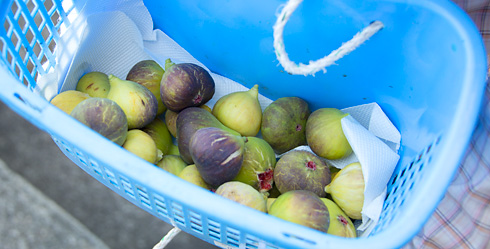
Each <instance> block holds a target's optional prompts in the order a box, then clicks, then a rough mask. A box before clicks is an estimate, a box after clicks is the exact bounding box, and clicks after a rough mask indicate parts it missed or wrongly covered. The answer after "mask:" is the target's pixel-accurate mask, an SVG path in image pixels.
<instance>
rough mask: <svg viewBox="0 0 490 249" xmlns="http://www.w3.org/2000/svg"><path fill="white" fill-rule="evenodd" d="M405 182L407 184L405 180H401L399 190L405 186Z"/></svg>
mask: <svg viewBox="0 0 490 249" xmlns="http://www.w3.org/2000/svg"><path fill="white" fill-rule="evenodd" d="M406 182H407V178H405V179H403V181H402V184H401V185H400V188H403V186H405V183H406Z"/></svg>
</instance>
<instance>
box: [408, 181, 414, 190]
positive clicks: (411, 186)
mask: <svg viewBox="0 0 490 249" xmlns="http://www.w3.org/2000/svg"><path fill="white" fill-rule="evenodd" d="M414 185H415V182H412V183H410V187H408V189H409V190H411V189H412V188H413V186H414Z"/></svg>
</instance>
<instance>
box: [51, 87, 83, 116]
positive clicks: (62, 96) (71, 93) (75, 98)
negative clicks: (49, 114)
mask: <svg viewBox="0 0 490 249" xmlns="http://www.w3.org/2000/svg"><path fill="white" fill-rule="evenodd" d="M88 98H90V95H88V94H86V93H83V92H80V91H76V90H68V91H64V92H61V93H59V94H57V95H56V96H54V98H52V99H51V101H50V103H51V104H52V105H54V106H56V107H58V108H59V109H61V110H62V111H64V112H65V113H66V114H68V115H70V113H71V111H73V109H74V108H75V106H77V105H78V104H79V103H80V102H82V101H84V100H86V99H88Z"/></svg>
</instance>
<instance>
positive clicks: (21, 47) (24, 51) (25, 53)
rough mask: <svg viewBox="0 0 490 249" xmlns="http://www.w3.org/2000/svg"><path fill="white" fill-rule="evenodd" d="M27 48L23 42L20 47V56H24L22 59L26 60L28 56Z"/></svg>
mask: <svg viewBox="0 0 490 249" xmlns="http://www.w3.org/2000/svg"><path fill="white" fill-rule="evenodd" d="M26 55H27V49H26V48H25V47H24V45H23V44H21V45H20V48H19V56H20V58H22V61H23V62H25V61H26V59H27V57H26Z"/></svg>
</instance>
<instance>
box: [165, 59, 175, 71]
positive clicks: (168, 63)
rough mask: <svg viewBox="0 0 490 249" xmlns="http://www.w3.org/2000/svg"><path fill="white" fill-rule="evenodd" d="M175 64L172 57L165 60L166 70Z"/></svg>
mask: <svg viewBox="0 0 490 249" xmlns="http://www.w3.org/2000/svg"><path fill="white" fill-rule="evenodd" d="M173 65H175V63H173V62H172V60H171V59H170V58H168V59H166V60H165V71H167V70H168V69H169V68H170V67H171V66H173Z"/></svg>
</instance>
